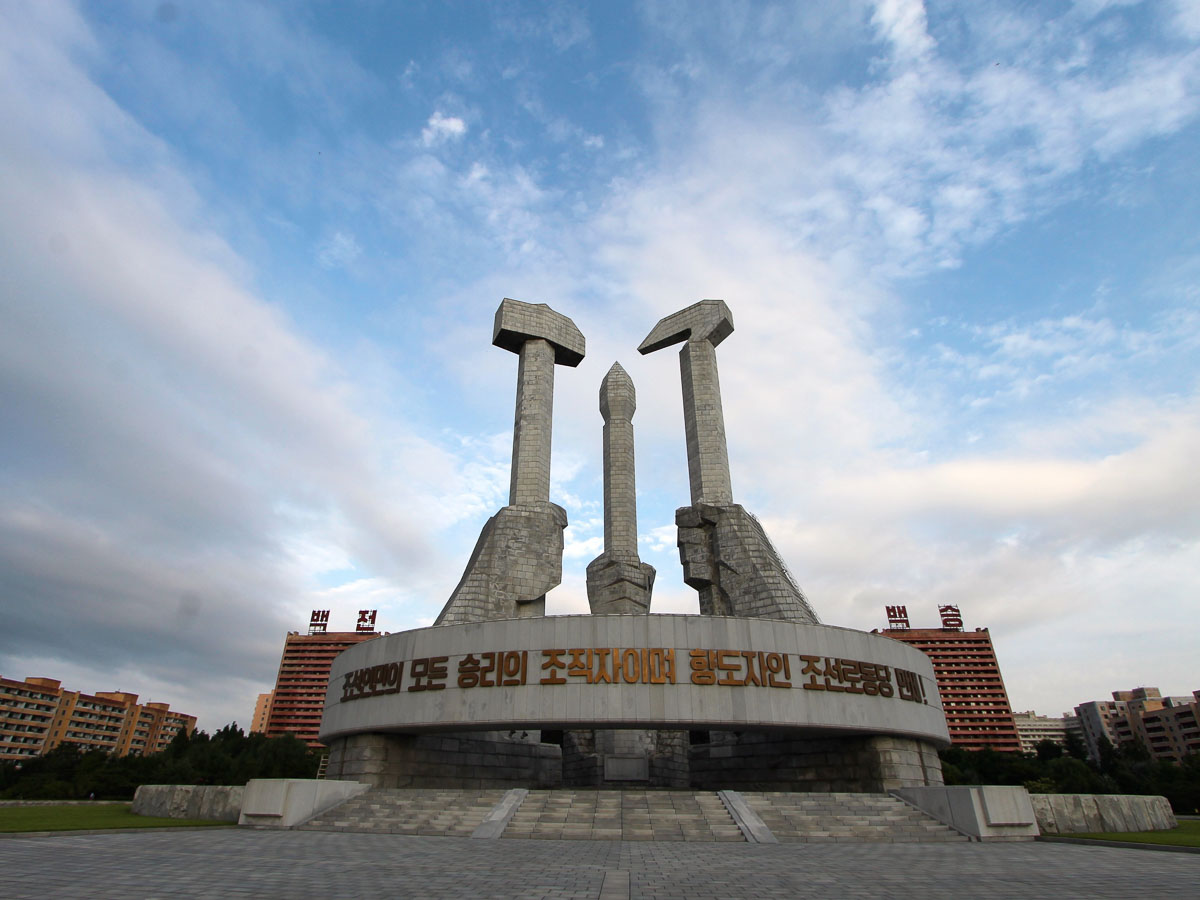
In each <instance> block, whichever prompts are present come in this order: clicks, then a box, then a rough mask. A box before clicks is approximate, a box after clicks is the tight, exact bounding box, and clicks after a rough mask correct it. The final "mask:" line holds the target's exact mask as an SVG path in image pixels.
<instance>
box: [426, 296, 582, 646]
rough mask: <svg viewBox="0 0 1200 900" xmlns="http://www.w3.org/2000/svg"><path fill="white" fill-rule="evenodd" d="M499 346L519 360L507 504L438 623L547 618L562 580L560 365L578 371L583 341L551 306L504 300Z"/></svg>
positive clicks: (495, 336)
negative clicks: (553, 457)
mask: <svg viewBox="0 0 1200 900" xmlns="http://www.w3.org/2000/svg"><path fill="white" fill-rule="evenodd" d="M492 343H493V344H495V345H496V346H497V347H501V348H503V349H505V350H511V351H512V352H514V353H517V354H518V355H519V356H520V362H519V364H518V368H517V402H516V411H515V414H514V417H513V456H512V473H511V477H510V482H509V496H508V504H509V505H508V506H506V507H504V508H503V509H501V510H500V511H499V512H498V513H496V515H494V516H492V518H490V519H488V521H487V523H486V524H485V525H484V527H483V531H482V533H481V534H480V535H479V540H478V541H477V542H476V544H475V550H474V552H472V554H471V559H470V561H469V562H468V563H467V567H466V569H465V571H464V572H463V576H462V579H461V580H460V581H459V583H458V586H457V587H456V588H455V589H454V592H453V593H452V594H451V595H450V599H449V600H448V601H447V602H446V605H445V606H444V607H443V608H442V611H441V613H440V614H439V615H438V618H437V621H436V622H435V624H437V625H456V624H462V623H465V622H482V621H486V620H489V619H511V618H519V617H528V616H543V615H545V612H546V593H547V592H548V591H549V590H551V589H552V588H554V587H557V586H558V584H559V583H560V582H561V581H562V552H563V529H565V528H566V527H567V514H566V512H565V511H564V510H563V508H562V507H561V506H557V505H555V504H553V503H551V502H550V445H551V435H552V432H553V419H554V367H555V366H556V365H565V366H577V365H579V363H580V361H581V360H582V359H583V355H584V338H583V335H582V334H581V333H580V331H579V329H578V328H576V327H575V323H574V322H572V321H571V320H570V319H569V318H567V317H566V316H564V315H562V314H561V313H557V312H555V311H554V310H552V309H551V308H550V307H549V306H547V305H546V304H544V303H522V302H520V301H519V300H511V299H508V298H505V299H504V300H503V301H502V302H501V303H500V306H499V308H498V309H497V310H496V319H495V325H494V328H493V332H492Z"/></svg>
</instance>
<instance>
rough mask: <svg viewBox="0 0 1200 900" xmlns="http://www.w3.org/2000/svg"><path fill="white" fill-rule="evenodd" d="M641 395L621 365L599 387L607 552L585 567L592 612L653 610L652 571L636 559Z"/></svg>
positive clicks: (605, 550) (613, 369)
mask: <svg viewBox="0 0 1200 900" xmlns="http://www.w3.org/2000/svg"><path fill="white" fill-rule="evenodd" d="M635 409H637V394H636V392H635V391H634V389H633V379H631V378H630V377H629V375H628V373H626V371H625V370H624V369H622V368H621V364H620V363H613V365H612V368H611V369H609V370H608V374H607V375H605V376H604V381H603V382H601V384H600V415H601V416H603V417H604V552H603V553H601V554H600V555H599V556H597V557H596V558H595V559H593V560H592V561H591V562H590V563H589V564H588V567H587V593H588V605H589V606H591V608H592V612H593V613H597V614H604V613H645V612H649V611H650V593H651V591H653V590H654V566H652V565H650V564H649V563H644V562H642V561H641V559H640V558H639V557H638V547H637V491H636V490H635V479H634V472H633V412H634V410H635Z"/></svg>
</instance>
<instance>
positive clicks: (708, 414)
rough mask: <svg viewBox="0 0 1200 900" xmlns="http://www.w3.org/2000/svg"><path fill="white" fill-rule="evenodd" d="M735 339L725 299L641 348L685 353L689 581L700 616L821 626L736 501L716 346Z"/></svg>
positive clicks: (657, 332) (681, 315)
mask: <svg viewBox="0 0 1200 900" xmlns="http://www.w3.org/2000/svg"><path fill="white" fill-rule="evenodd" d="M732 333H733V316H732V315H731V314H730V312H729V307H728V306H726V305H725V301H723V300H701V301H700V302H699V303H695V304H693V305H692V306H689V307H687V308H686V309H683V310H680V311H679V312H677V313H673V314H672V315H669V316H666V317H664V318H663V319H661V320H659V322H658V324H657V325H655V326H654V329H653V330H652V331H651V332H650V334H649V335H647V337H646V339H645V340H644V341H642V344H641V346H639V347H638V352H640V353H653V352H654V351H655V350H660V349H662V348H663V347H668V346H670V345H672V344H677V343H679V342H680V341H683V342H684V345H683V349H682V350H681V351H680V353H679V374H680V379H681V382H682V386H683V426H684V432H685V437H686V439H687V458H688V481H689V484H690V486H691V495H692V503H691V506H686V507H683V508H682V509H679V510H677V511H676V513H675V523H676V525H678V527H679V556H680V560H681V561H682V562H683V568H684V580H685V581H686V582H687V583H688V584H689V585H691V586H692V587H694V588H695V589H696V590H697V591H699V593H700V613H701V615H708V616H756V617H764V618H771V619H783V620H785V621H789V622H806V623H810V624H816V623H817V622H818V619H817V616H816V613H815V612H813V609H812V607H811V606H810V605H809V603H808V599H807V598H806V597H805V596H804V593H803V592H802V591H801V590H800V588H799V586H798V585H797V584H796V583H795V582H794V581H793V580H792V578H791V576H790V575H789V574H788V571H787V567H786V566H785V565H784V564H783V560H782V558H781V557H780V556H779V553H778V552H777V551H776V550H775V547H774V546H773V545H772V544H771V541H770V539H769V538H768V537H767V534H766V532H765V531H763V528H762V526H761V525H760V524H759V522H758V520H757V519H755V518H754V517H753V516H751V515H750V514H749V513H748V512H746V510H745V509H743V508H742V507H741V506H738V505H736V504H735V503H734V502H733V486H732V484H731V482H730V477H729V451H728V447H727V444H726V439H725V414H724V412H723V411H722V408H721V385H720V379H719V378H718V375H717V355H716V354H717V351H716V347H717V345H718V344H719V343H721V341H723V340H724V339H725V338H726V337H728V336H729V335H730V334H732Z"/></svg>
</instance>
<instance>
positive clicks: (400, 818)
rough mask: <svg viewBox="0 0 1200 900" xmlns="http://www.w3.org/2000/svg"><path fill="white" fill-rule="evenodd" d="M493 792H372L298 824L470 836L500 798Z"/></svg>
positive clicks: (315, 827) (311, 828)
mask: <svg viewBox="0 0 1200 900" xmlns="http://www.w3.org/2000/svg"><path fill="white" fill-rule="evenodd" d="M504 793H505V792H504V790H503V789H497V790H483V791H480V790H461V791H457V790H433V789H430V790H421V789H404V790H372V791H367V792H366V793H365V794H359V795H358V796H357V797H352V798H351V799H349V800H347V801H346V802H345V803H342V804H340V805H338V806H335V807H334V808H333V809H329V810H326V811H325V812H323V813H321V814H320V815H319V816H317V817H316V818H314V819H311V820H309V821H308V822H307V823H306V824H304V825H301V826H300V828H301V829H304V830H308V831H359V832H376V833H382V834H423V835H441V836H457V837H470V836H471V833H472V832H473V831H474V830H475V828H476V827H477V826H478V825H479V823H480V822H482V821H483V818H484V816H486V815H487V814H488V812H489V811H490V810H491V809H492V808H493V807H494V806H495V805H496V804H497V803H499V802H500V800H501V798H502V797H503V796H504Z"/></svg>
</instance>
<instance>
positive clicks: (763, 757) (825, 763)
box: [689, 731, 942, 793]
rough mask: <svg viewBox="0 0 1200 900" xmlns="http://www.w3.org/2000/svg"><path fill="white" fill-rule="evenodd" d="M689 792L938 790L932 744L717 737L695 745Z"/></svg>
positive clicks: (939, 772) (750, 734)
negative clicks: (694, 789) (699, 790)
mask: <svg viewBox="0 0 1200 900" xmlns="http://www.w3.org/2000/svg"><path fill="white" fill-rule="evenodd" d="M689 767H690V770H691V786H692V787H694V788H698V789H702V790H721V789H725V788H728V789H732V790H751V791H752V790H776V791H778V790H785V791H811V792H814V793H824V792H830V791H854V792H882V791H889V790H894V789H896V788H902V787H914V786H925V785H940V784H941V783H942V764H941V760H940V759H939V758H938V755H937V750H936V749H935V748H934V747H933V745H932V744H929V743H926V742H924V741H917V740H912V739H909V738H896V737H862V738H856V737H846V738H820V739H813V738H804V737H797V736H796V735H794V734H791V735H789V734H786V733H764V732H757V733H756V732H742V733H739V734H735V733H733V732H727V731H724V732H722V731H714V732H711V733H710V735H709V743H697V744H693V745H692V747H691V751H690V754H689Z"/></svg>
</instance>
